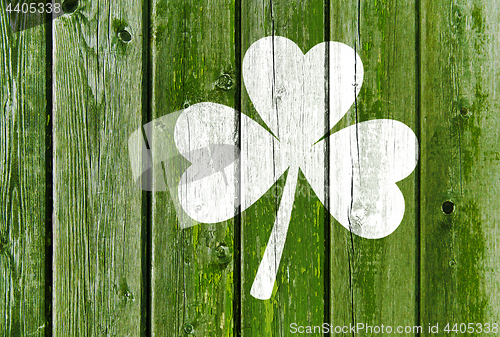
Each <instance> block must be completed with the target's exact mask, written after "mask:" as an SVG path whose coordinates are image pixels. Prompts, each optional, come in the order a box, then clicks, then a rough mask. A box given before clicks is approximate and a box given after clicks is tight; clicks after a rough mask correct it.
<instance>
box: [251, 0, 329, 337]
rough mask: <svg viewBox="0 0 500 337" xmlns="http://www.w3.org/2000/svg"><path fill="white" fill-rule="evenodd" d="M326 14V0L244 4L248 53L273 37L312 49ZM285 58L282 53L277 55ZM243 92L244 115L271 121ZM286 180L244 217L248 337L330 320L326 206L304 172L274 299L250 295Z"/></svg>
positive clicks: (320, 39)
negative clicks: (326, 317) (326, 316)
mask: <svg viewBox="0 0 500 337" xmlns="http://www.w3.org/2000/svg"><path fill="white" fill-rule="evenodd" d="M323 14H324V13H323V2H322V1H264V2H254V1H252V2H243V3H242V14H241V18H242V23H241V34H242V57H243V55H244V54H245V52H246V51H247V49H248V48H249V47H250V46H251V45H252V44H253V43H254V42H256V41H257V40H259V39H261V38H263V37H267V36H272V35H275V36H283V37H285V38H288V39H290V40H292V41H293V42H294V43H295V44H297V45H298V47H299V48H300V49H301V50H302V52H303V53H306V52H307V51H309V50H310V49H311V48H312V47H314V46H315V45H316V44H318V43H321V42H323V41H324V25H323V22H324V18H323ZM280 57H281V55H279V56H278V55H276V58H280ZM256 66H258V65H256ZM322 77H323V76H322ZM242 90H243V91H242V111H243V113H245V114H247V115H249V116H250V117H252V118H254V119H255V120H256V121H258V122H260V124H261V125H265V124H264V122H263V120H262V118H260V116H259V115H258V113H259V111H256V110H255V108H254V107H253V105H252V102H251V99H250V97H249V96H248V93H247V92H246V90H245V87H243V89H242ZM266 94H267V93H266ZM298 104H300V103H298ZM282 113H284V112H283V111H282ZM305 122H307V121H305ZM283 127H286V126H283ZM272 131H273V132H276V130H272ZM250 146H251V144H250ZM278 160H279V159H278ZM242 174H248V173H246V172H242ZM261 174H265V175H269V174H273V172H262V173H261ZM275 178H279V177H278V176H276V177H275ZM285 180H286V175H283V176H282V177H281V178H280V179H278V181H277V183H276V184H275V185H274V186H273V187H272V188H271V189H269V191H268V192H267V193H266V194H265V195H264V196H263V197H262V198H261V199H260V200H259V201H257V202H255V203H254V205H253V206H251V207H249V208H248V209H247V210H246V211H245V212H244V213H243V214H242V215H241V226H242V227H241V229H242V243H241V245H242V280H241V282H242V293H241V299H242V321H241V325H242V326H241V332H242V335H243V336H262V335H268V336H286V335H288V334H289V331H290V330H289V326H290V324H291V323H293V322H296V323H299V324H303V325H311V324H321V323H322V322H323V319H324V273H326V272H327V271H326V270H325V269H324V267H325V260H324V256H325V252H324V250H325V245H324V240H325V239H324V223H325V222H324V220H325V210H324V208H323V206H322V205H321V202H320V201H319V200H318V197H317V196H316V195H315V194H314V192H313V191H312V189H311V187H310V186H309V184H308V183H307V180H306V179H305V177H304V175H303V174H302V173H301V172H299V176H298V183H297V187H296V191H295V201H294V206H293V210H292V216H291V221H290V224H289V228H288V234H287V237H286V243H285V246H284V251H283V255H282V257H281V262H280V265H279V269H278V274H277V278H276V283H275V286H274V291H273V293H272V295H271V298H270V299H269V300H259V299H256V298H254V297H252V296H251V295H250V290H251V287H252V284H253V282H254V279H255V276H256V274H257V270H258V267H259V264H260V263H261V260H262V257H263V254H264V251H265V248H266V246H267V244H268V240H269V237H270V233H271V229H272V228H273V225H274V222H275V218H276V214H277V211H278V208H279V205H280V198H281V195H282V191H283V190H284V189H285ZM243 192H244V191H242V193H243Z"/></svg>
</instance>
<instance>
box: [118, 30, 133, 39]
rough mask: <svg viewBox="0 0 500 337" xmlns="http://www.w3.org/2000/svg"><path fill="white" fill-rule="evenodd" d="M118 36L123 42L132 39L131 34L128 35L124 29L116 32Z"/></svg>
mask: <svg viewBox="0 0 500 337" xmlns="http://www.w3.org/2000/svg"><path fill="white" fill-rule="evenodd" d="M118 37H119V38H120V39H121V40H122V41H123V42H129V41H130V40H132V35H130V33H129V32H127V31H126V30H125V29H124V30H122V31H119V32H118Z"/></svg>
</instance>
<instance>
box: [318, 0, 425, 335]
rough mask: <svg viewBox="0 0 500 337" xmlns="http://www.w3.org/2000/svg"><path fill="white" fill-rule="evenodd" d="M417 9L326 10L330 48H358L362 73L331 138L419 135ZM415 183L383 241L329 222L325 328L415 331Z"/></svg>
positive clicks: (407, 185)
mask: <svg viewBox="0 0 500 337" xmlns="http://www.w3.org/2000/svg"><path fill="white" fill-rule="evenodd" d="M415 9H416V7H415V2H414V1H403V2H399V1H398V2H396V1H369V0H368V1H358V2H356V1H332V2H331V10H330V17H331V20H330V24H331V33H330V40H332V41H340V42H343V43H346V44H347V45H350V46H352V47H353V48H354V47H355V48H356V51H357V53H358V54H359V55H360V57H361V60H362V62H363V67H364V78H363V86H362V87H361V92H360V94H359V96H358V99H357V101H356V103H355V104H353V106H352V107H351V109H350V110H349V113H348V114H346V115H345V117H344V119H343V120H342V121H341V122H340V123H339V124H338V125H337V126H336V127H335V130H340V129H341V128H342V127H345V126H347V125H352V124H355V123H358V122H363V121H367V120H372V119H394V120H397V121H401V122H403V123H405V124H406V125H407V126H409V127H410V128H412V129H413V130H414V131H415V132H418V128H417V118H418V116H417V113H418V112H417V97H416V95H417V91H416V70H417V68H416V66H417V55H416V54H415V46H416V43H417V36H416V31H415V29H416V21H415V20H416V15H415ZM332 95H335V94H334V93H332ZM331 166H332V169H333V167H334V166H335V163H331ZM417 182H418V181H417V175H416V172H413V173H412V174H411V175H410V176H409V177H407V178H405V179H404V180H403V181H401V182H399V183H397V185H398V187H399V188H400V189H401V191H402V193H403V195H404V198H405V214H404V218H403V220H402V222H401V224H400V225H399V227H398V228H397V229H396V231H395V232H394V233H392V234H390V235H389V236H387V237H385V238H382V239H377V240H370V239H365V238H362V237H359V236H356V235H354V234H351V233H350V232H349V231H347V230H345V229H344V228H342V227H341V226H339V224H338V222H337V221H333V219H332V235H331V270H330V275H331V278H330V282H331V285H330V288H331V293H330V294H331V295H330V301H331V304H330V305H331V311H330V319H328V320H327V321H329V322H331V323H332V324H335V325H341V326H343V325H349V323H351V324H353V325H354V324H357V323H363V324H366V325H371V326H380V325H382V324H384V325H386V326H393V327H397V326H406V325H409V326H412V325H415V324H417V323H418V322H417V320H418V272H419V269H418V264H419V261H418V236H417V235H418V230H419V228H418V218H417V216H418V213H417V207H418V205H417V204H416V202H415V200H416V199H415V193H416V191H417V190H418V186H417ZM343 335H346V336H347V335H351V334H350V333H347V334H346V333H344V334H343Z"/></svg>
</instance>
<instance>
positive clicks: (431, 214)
mask: <svg viewBox="0 0 500 337" xmlns="http://www.w3.org/2000/svg"><path fill="white" fill-rule="evenodd" d="M421 27H422V34H421V37H422V38H421V46H422V47H421V50H422V52H421V74H422V75H421V84H420V88H421V91H422V99H421V117H420V120H421V122H420V129H421V144H422V150H421V155H422V162H421V193H420V195H421V200H420V204H421V227H422V232H421V239H422V245H421V251H422V260H421V261H422V287H421V312H422V317H421V320H422V322H435V323H439V326H440V327H442V328H444V327H445V326H446V324H447V323H451V324H452V325H453V324H455V323H459V324H460V323H467V324H468V323H480V324H483V333H467V334H463V335H464V336H483V335H485V336H486V335H491V332H490V334H485V333H484V332H485V331H486V329H485V326H484V325H485V324H486V323H489V324H490V330H491V324H492V323H499V321H500V301H499V297H498V294H499V292H500V289H499V284H500V282H499V277H500V274H499V263H498V262H499V253H500V252H499V247H500V245H499V238H498V233H499V227H498V224H499V221H500V213H499V211H498V200H500V165H499V164H500V162H499V160H500V138H499V131H498V130H499V128H500V119H499V114H498V109H499V104H500V100H499V94H498V90H497V88H498V85H499V83H500V80H499V79H500V73H499V71H500V63H499V58H498V55H499V53H500V42H499V39H498V32H499V29H500V6H499V4H498V2H494V1H455V2H453V3H450V2H446V1H422V2H421ZM446 202H448V204H445V203H446ZM449 202H451V203H452V204H453V205H454V207H452V205H451V204H450V203H449ZM447 213H449V214H447ZM474 327H475V328H476V329H477V330H476V331H477V332H479V331H480V330H479V329H480V326H477V325H476V324H474ZM444 335H445V334H443V336H444ZM446 335H449V336H451V335H455V334H454V333H450V334H446Z"/></svg>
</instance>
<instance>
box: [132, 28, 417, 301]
mask: <svg viewBox="0 0 500 337" xmlns="http://www.w3.org/2000/svg"><path fill="white" fill-rule="evenodd" d="M327 53H328V62H329V63H328V64H329V73H328V74H326V73H325V69H326V67H325V65H326V64H327V63H325V56H326V54H327ZM243 80H244V84H245V87H246V90H247V92H248V94H249V96H250V98H251V100H252V103H253V105H254V106H255V108H256V110H257V112H258V113H259V115H260V116H261V117H262V119H263V121H264V122H265V123H266V125H267V127H268V128H269V129H270V130H271V131H272V133H273V134H271V133H269V132H268V131H266V130H265V129H264V128H263V127H262V126H261V125H259V124H258V123H257V122H255V121H254V120H252V119H251V118H249V117H248V116H246V115H244V114H240V113H239V112H237V111H236V110H234V109H232V108H230V107H227V106H224V105H220V104H215V103H207V102H205V103H199V104H195V105H193V106H191V107H189V108H187V109H185V110H184V111H182V112H181V113H180V116H179V117H178V119H177V123H176V125H175V132H174V139H175V143H176V146H177V149H178V151H179V153H181V154H182V155H183V156H184V157H185V158H186V159H188V160H189V161H190V162H191V163H192V165H191V166H190V167H189V168H188V169H187V170H186V171H185V172H184V174H183V175H182V177H181V179H180V182H179V185H178V198H179V200H178V202H179V203H180V205H181V206H182V209H183V210H184V211H185V212H186V214H187V215H188V216H189V217H191V218H192V219H194V220H196V221H199V222H204V223H216V222H221V221H225V220H228V219H230V218H232V217H234V216H235V214H236V212H237V210H238V206H240V209H241V211H244V210H245V209H246V208H248V207H249V206H250V205H252V204H253V203H254V202H255V201H257V200H258V199H259V198H260V197H261V196H262V195H263V194H264V193H265V192H266V191H267V190H268V189H269V188H270V187H271V186H272V185H273V184H274V183H275V182H276V180H277V179H278V178H279V177H280V176H281V175H282V174H284V173H285V172H286V171H288V172H287V177H286V183H285V188H284V190H283V193H282V196H281V200H280V205H279V208H278V211H277V214H276V219H275V223H274V226H273V229H272V232H271V236H270V239H269V242H268V245H267V247H266V250H265V252H264V256H263V258H262V262H261V264H260V266H259V269H258V271H257V275H256V278H255V280H254V283H253V285H252V289H251V295H252V296H254V297H256V298H258V299H269V298H270V297H271V293H272V289H273V285H274V282H275V279H276V273H277V270H278V267H279V263H280V259H281V255H282V252H283V247H284V244H285V240H286V234H287V231H288V224H289V222H290V216H291V212H292V206H293V203H294V199H295V189H296V184H297V177H298V171H299V169H300V170H301V171H302V173H303V174H304V176H305V177H306V179H307V181H308V182H309V184H310V185H311V187H312V189H313V190H314V192H315V193H316V195H317V196H318V198H319V199H320V200H321V202H322V203H323V204H324V205H325V207H326V208H327V209H328V210H329V212H330V213H331V214H332V216H333V217H334V218H335V219H336V220H337V221H338V222H339V223H340V224H342V226H344V227H345V228H347V229H348V230H350V231H351V232H352V233H354V234H357V235H359V236H361V237H364V238H370V239H376V238H382V237H385V236H387V235H389V234H391V233H392V232H393V231H394V230H395V229H396V228H397V227H398V226H399V224H400V222H401V220H402V218H403V215H404V208H405V202H404V197H403V195H402V193H401V191H400V190H399V188H398V187H397V186H396V184H395V183H396V182H398V181H400V180H402V179H404V178H405V177H407V176H408V175H409V174H410V173H411V172H412V171H413V170H414V168H415V166H416V164H417V160H418V159H417V153H418V143H417V139H416V137H415V134H414V133H413V131H412V130H411V129H410V128H409V127H407V126H406V125H404V124H403V123H401V122H398V121H395V120H389V119H379V120H371V121H367V122H362V123H359V124H356V125H353V126H350V127H347V128H345V129H343V130H341V131H338V132H336V133H334V134H333V135H330V136H328V137H324V136H325V135H327V134H328V132H329V130H328V129H329V127H330V128H331V127H333V126H334V125H335V124H336V123H337V122H338V121H339V120H340V119H341V117H342V116H343V115H344V114H345V113H347V111H348V109H349V108H350V106H351V105H352V104H353V102H354V101H355V98H356V96H357V94H358V93H359V90H360V88H361V84H362V80H363V65H362V62H361V59H360V58H359V56H358V55H357V54H356V52H355V51H354V50H353V49H352V48H350V47H349V46H347V45H344V44H342V43H339V42H328V43H320V44H318V45H316V46H315V47H313V48H312V49H311V50H310V51H309V52H307V54H305V55H304V54H303V53H302V51H301V50H300V49H299V48H298V46H297V45H296V44H295V43H293V42H292V41H290V40H288V39H286V38H284V37H279V36H273V37H266V38H263V39H260V40H259V41H257V42H255V43H254V44H253V45H252V46H251V47H250V48H249V49H248V51H247V52H246V54H245V57H244V60H243ZM327 83H328V86H327V85H326V84H327ZM327 88H328V91H329V93H330V96H329V99H328V100H326V92H327ZM325 102H329V106H328V112H329V120H328V121H327V120H326V118H325V116H326V115H325V111H326V109H325ZM327 125H329V127H327ZM238 127H239V128H240V129H239V130H238ZM323 137H324V139H323ZM326 138H329V147H328V148H329V152H328V153H327V155H325V153H326V150H327V147H326V142H325V139H326ZM326 158H329V162H326ZM328 164H329V165H330V170H329V171H328V172H329V176H328V177H327V176H325V174H326V172H327V171H325V167H326V165H328ZM137 170H138V169H137ZM135 176H137V174H136V175H135ZM325 182H329V186H326V187H327V188H328V189H329V191H330V192H329V199H328V201H329V203H328V205H326V204H325Z"/></svg>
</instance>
